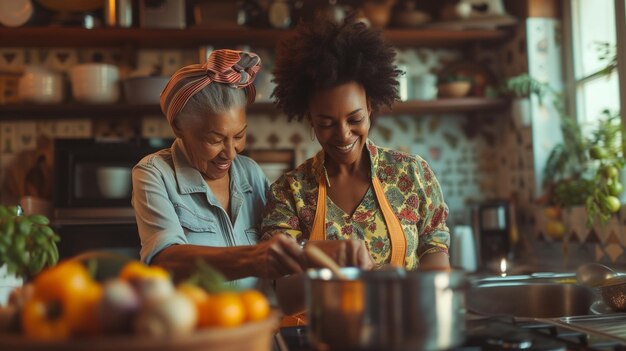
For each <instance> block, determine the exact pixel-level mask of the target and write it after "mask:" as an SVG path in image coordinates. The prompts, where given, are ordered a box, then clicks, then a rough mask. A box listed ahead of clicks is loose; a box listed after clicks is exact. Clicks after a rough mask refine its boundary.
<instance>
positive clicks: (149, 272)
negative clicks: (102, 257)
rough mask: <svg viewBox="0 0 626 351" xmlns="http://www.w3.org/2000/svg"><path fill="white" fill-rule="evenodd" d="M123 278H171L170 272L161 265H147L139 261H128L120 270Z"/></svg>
mask: <svg viewBox="0 0 626 351" xmlns="http://www.w3.org/2000/svg"><path fill="white" fill-rule="evenodd" d="M120 278H121V279H122V280H136V279H143V278H156V279H167V280H169V279H170V274H169V273H168V272H167V271H166V270H165V269H163V268H161V267H159V266H146V265H145V264H143V263H141V262H139V261H132V262H129V263H127V264H126V265H125V266H124V268H122V271H121V272H120Z"/></svg>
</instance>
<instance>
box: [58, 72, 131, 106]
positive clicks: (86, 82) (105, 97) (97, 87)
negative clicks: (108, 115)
mask: <svg viewBox="0 0 626 351" xmlns="http://www.w3.org/2000/svg"><path fill="white" fill-rule="evenodd" d="M70 78H71V80H72V94H73V95H74V98H75V99H76V100H77V101H80V102H87V103H97V104H101V103H114V102H117V100H118V99H119V97H120V88H119V70H118V69H117V67H116V66H114V65H108V64H103V63H88V64H82V65H77V66H74V67H73V68H72V69H71V70H70Z"/></svg>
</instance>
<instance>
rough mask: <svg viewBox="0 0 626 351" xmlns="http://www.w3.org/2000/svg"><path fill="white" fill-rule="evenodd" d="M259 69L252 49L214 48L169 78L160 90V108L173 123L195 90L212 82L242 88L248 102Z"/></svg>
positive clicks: (253, 95)
mask: <svg viewBox="0 0 626 351" xmlns="http://www.w3.org/2000/svg"><path fill="white" fill-rule="evenodd" d="M259 69H261V59H260V58H259V56H258V55H257V54H255V53H252V52H244V51H236V50H227V49H221V50H215V51H213V52H212V53H211V55H210V56H209V58H208V60H207V62H206V63H205V64H193V65H189V66H185V67H183V68H181V69H179V70H178V71H176V73H174V75H173V76H172V78H170V80H169V82H167V85H166V86H165V89H163V92H161V111H163V113H164V114H165V116H166V117H167V120H168V122H170V124H172V122H173V121H174V117H176V115H177V114H178V113H179V112H180V111H182V109H183V108H184V107H185V105H186V104H187V101H189V99H191V97H192V96H194V95H195V94H196V93H198V92H199V91H200V90H202V89H204V88H205V87H206V86H207V85H209V84H211V83H212V82H218V83H224V84H228V85H230V86H231V87H232V88H234V89H242V88H243V89H245V92H246V96H247V98H248V104H251V103H253V102H254V98H255V96H256V90H255V89H254V85H253V84H252V82H254V78H255V77H256V74H257V72H258V71H259Z"/></svg>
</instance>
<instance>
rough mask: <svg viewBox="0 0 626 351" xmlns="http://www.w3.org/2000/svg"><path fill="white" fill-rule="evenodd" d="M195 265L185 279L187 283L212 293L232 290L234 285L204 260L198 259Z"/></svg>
mask: <svg viewBox="0 0 626 351" xmlns="http://www.w3.org/2000/svg"><path fill="white" fill-rule="evenodd" d="M196 267H197V268H196V270H195V272H194V273H193V274H192V275H191V276H190V277H189V278H188V279H187V280H186V283H187V284H191V285H196V286H199V287H201V288H203V289H204V290H206V291H208V292H209V293H212V294H215V293H220V292H224V291H229V290H234V286H231V285H230V284H229V283H228V282H227V281H226V278H225V277H224V275H222V273H220V272H219V271H218V270H216V269H215V268H213V267H212V266H211V265H209V264H208V263H206V262H205V261H203V260H201V259H198V260H197V261H196Z"/></svg>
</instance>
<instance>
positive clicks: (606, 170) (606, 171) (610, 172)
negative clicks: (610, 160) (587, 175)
mask: <svg viewBox="0 0 626 351" xmlns="http://www.w3.org/2000/svg"><path fill="white" fill-rule="evenodd" d="M600 171H601V172H602V175H603V176H604V177H605V178H607V179H617V177H618V176H619V171H618V170H617V167H614V166H604V167H602V169H601V170H600Z"/></svg>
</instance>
